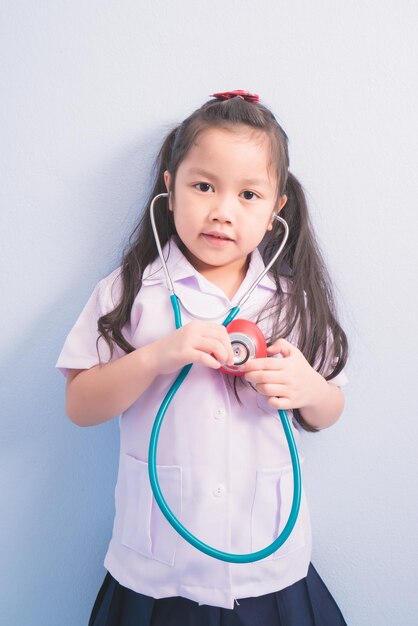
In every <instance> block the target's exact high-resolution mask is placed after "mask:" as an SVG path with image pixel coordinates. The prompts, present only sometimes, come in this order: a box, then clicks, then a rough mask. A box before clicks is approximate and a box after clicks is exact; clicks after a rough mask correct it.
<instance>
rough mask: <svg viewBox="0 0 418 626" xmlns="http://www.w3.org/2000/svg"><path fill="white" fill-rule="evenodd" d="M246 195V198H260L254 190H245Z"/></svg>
mask: <svg viewBox="0 0 418 626" xmlns="http://www.w3.org/2000/svg"><path fill="white" fill-rule="evenodd" d="M242 193H243V194H244V197H245V199H246V200H252V199H253V198H258V196H257V194H255V193H254V191H243V192H242Z"/></svg>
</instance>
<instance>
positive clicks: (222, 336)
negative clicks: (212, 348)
mask: <svg viewBox="0 0 418 626" xmlns="http://www.w3.org/2000/svg"><path fill="white" fill-rule="evenodd" d="M200 333H201V336H202V337H205V338H211V339H217V340H218V341H219V342H220V343H221V344H222V345H223V346H224V348H225V350H226V352H227V357H226V358H224V359H223V362H224V363H228V364H229V365H233V364H234V351H233V349H232V344H231V339H230V336H229V334H228V331H227V330H226V328H225V326H220V325H219V324H215V323H214V322H209V323H207V324H205V325H204V326H203V327H202V328H201V329H200Z"/></svg>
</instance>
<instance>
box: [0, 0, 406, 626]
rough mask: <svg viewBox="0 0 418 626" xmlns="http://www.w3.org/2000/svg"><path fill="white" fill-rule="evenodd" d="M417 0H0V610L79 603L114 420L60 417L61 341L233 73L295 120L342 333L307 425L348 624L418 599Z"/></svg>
mask: <svg viewBox="0 0 418 626" xmlns="http://www.w3.org/2000/svg"><path fill="white" fill-rule="evenodd" d="M417 6H418V5H417V4H416V3H415V2H412V1H407V0H385V1H380V0H370V1H369V2H360V1H359V0H356V1H352V2H342V1H335V0H318V1H317V2H309V1H308V0H305V1H302V0H299V1H295V2H284V1H279V0H259V1H258V2H254V1H253V0H252V1H250V0H239V1H238V0H222V1H220V0H212V1H211V2H201V1H199V0H195V1H192V0H179V2H176V3H174V2H169V1H168V0H167V1H166V2H164V1H163V0H154V1H153V2H145V0H136V1H134V0H125V1H124V2H120V1H119V2H116V0H114V1H110V0H108V1H103V0H100V1H99V0H90V1H87V2H86V1H82V0H72V1H70V0H68V1H66V0H55V1H52V0H51V1H49V2H48V1H46V0H44V1H36V0H30V1H29V0H26V1H25V0H20V1H18V2H12V1H11V0H3V2H2V4H1V9H0V12H1V20H0V22H1V26H0V28H1V32H0V46H1V56H2V64H1V69H0V72H1V85H2V96H1V98H0V106H1V127H2V138H1V148H2V149H1V168H0V171H1V178H2V180H1V185H0V194H1V195H0V197H1V225H0V226H1V233H2V245H1V247H0V254H1V256H2V258H1V279H2V287H1V293H2V298H1V306H2V315H1V320H2V333H1V376H0V384H1V405H0V406H1V412H2V415H1V421H0V424H1V432H0V447H1V450H0V459H1V471H0V477H1V485H0V488H1V491H0V493H1V514H0V537H1V557H0V568H1V571H0V579H1V581H2V583H1V592H0V593H1V595H2V597H1V598H0V623H1V624H4V625H7V626H29V625H31V626H32V625H42V626H57V624H59V625H60V626H82V625H84V624H87V619H88V615H89V613H90V610H91V607H92V603H93V601H94V598H95V596H96V593H97V591H98V589H99V586H100V583H101V581H102V579H103V576H104V573H105V571H104V568H103V566H102V561H103V557H104V554H105V551H106V548H107V543H108V541H109V538H110V533H111V528H112V521H113V489H114V484H115V480H116V469H117V453H118V428H117V421H116V420H115V421H113V422H112V423H108V424H105V425H102V426H97V427H95V428H88V429H80V428H78V427H76V426H74V425H73V424H72V423H71V422H70V421H69V420H67V419H66V417H65V413H64V379H63V378H61V377H60V375H59V374H58V373H57V372H55V371H54V365H55V361H56V358H57V356H58V353H59V352H60V350H61V346H62V344H63V341H64V339H65V336H66V334H67V332H68V331H69V329H70V327H71V326H72V324H73V323H74V321H75V319H76V317H77V316H78V314H79V312H80V310H81V308H82V307H83V305H84V303H85V301H86V299H87V297H88V295H89V294H90V292H91V291H92V289H93V287H94V285H95V284H96V282H97V281H98V280H99V279H100V278H102V277H103V276H104V275H106V274H107V273H108V272H109V271H110V270H111V269H113V268H114V267H116V265H117V264H118V261H119V254H120V251H121V248H122V246H123V244H124V243H125V242H126V238H127V235H128V233H129V231H130V228H131V226H132V225H133V223H134V222H135V220H136V216H137V214H138V211H139V210H140V208H141V206H142V202H143V200H144V198H145V196H146V195H147V194H148V181H149V168H150V164H151V160H152V158H153V157H154V155H155V153H156V150H157V147H158V143H159V141H160V139H161V138H162V136H163V134H165V133H166V131H167V129H168V128H169V127H171V125H172V124H174V123H178V122H179V121H181V120H182V119H183V118H184V117H186V115H188V114H189V113H190V112H191V111H192V110H194V108H196V107H197V106H199V105H200V104H201V103H202V102H203V101H205V100H206V99H207V97H208V95H209V94H211V93H213V92H214V91H219V90H228V89H238V88H243V89H249V90H251V91H254V92H256V93H259V94H261V96H262V98H263V101H264V102H266V103H267V104H268V105H270V107H271V108H272V109H273V111H274V112H275V113H276V115H277V116H278V118H279V120H280V121H281V122H282V123H283V125H284V127H285V129H286V131H287V133H288V135H289V137H290V152H291V169H292V170H293V172H294V173H295V174H296V175H297V176H298V177H299V178H300V180H301V181H302V183H303V184H304V185H305V187H306V189H307V191H308V197H309V200H310V205H311V209H312V211H313V214H314V218H315V223H316V226H317V231H318V235H319V238H320V241H321V243H322V246H323V248H324V250H325V251H326V257H327V259H328V261H329V264H330V267H331V269H332V274H333V277H334V279H335V281H336V284H337V286H338V288H339V301H340V308H341V315H342V319H343V321H344V324H345V327H346V330H347V332H348V334H349V338H350V340H351V359H350V364H349V368H348V373H349V376H350V384H349V386H348V387H347V407H346V410H345V414H344V417H343V418H342V419H341V420H340V422H338V424H337V425H336V426H334V427H333V428H331V429H330V430H327V431H324V432H322V433H320V434H319V435H314V436H311V435H307V436H306V437H305V454H306V457H307V461H306V463H305V484H306V489H307V491H308V497H309V499H310V505H311V511H312V518H313V524H314V540H315V551H314V559H313V560H314V563H315V565H316V567H317V569H318V570H319V572H320V574H321V575H322V577H323V578H324V580H325V582H326V583H327V584H328V586H329V588H330V590H331V591H332V593H333V594H334V596H335V597H336V599H337V601H338V603H339V604H340V606H341V608H342V610H343V612H344V614H345V616H346V618H347V621H348V623H349V624H350V626H370V625H373V626H392V625H398V624H402V626H412V625H413V624H417V623H418V604H417V593H416V589H417V573H418V572H417V562H418V558H417V557H418V549H417V548H418V542H417V536H416V529H417V521H418V520H417V518H418V515H417V514H418V504H417V493H418V492H417V486H418V485H417V482H418V481H417V475H418V472H417V469H418V468H417V462H416V444H417V441H418V413H417V398H416V394H417V384H416V376H415V371H414V370H415V359H416V354H417V348H418V346H417V332H416V325H415V323H416V315H417V296H416V270H417V263H416V261H417V255H416V227H417V193H418V188H417V174H416V172H417V165H418V164H417V153H416V148H417V145H418V141H417V139H418V133H417V107H418V102H417V100H418V98H417V88H416V76H417V36H416V26H417V18H418V8H417Z"/></svg>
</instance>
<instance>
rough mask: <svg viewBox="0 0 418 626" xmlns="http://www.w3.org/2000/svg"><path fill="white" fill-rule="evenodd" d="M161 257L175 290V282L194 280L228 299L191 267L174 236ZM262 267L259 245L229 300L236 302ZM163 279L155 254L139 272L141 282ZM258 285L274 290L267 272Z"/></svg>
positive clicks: (158, 281)
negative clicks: (243, 277)
mask: <svg viewBox="0 0 418 626" xmlns="http://www.w3.org/2000/svg"><path fill="white" fill-rule="evenodd" d="M163 256H164V259H165V261H166V264H167V268H168V272H169V274H170V277H171V280H172V282H173V285H174V289H176V286H175V283H181V282H183V281H186V282H187V281H188V279H191V280H193V281H194V282H195V284H196V286H197V287H198V289H199V290H200V291H201V292H203V293H212V294H215V295H218V296H219V295H220V294H222V295H223V296H224V298H225V299H226V300H227V301H228V302H229V300H228V298H227V296H226V295H225V294H224V293H223V292H222V290H221V289H220V288H219V287H217V286H216V285H214V284H213V283H211V282H210V281H209V280H208V279H207V278H205V277H204V276H203V275H202V274H200V273H199V272H198V271H197V270H196V269H195V268H194V267H193V265H192V264H191V263H190V261H188V260H187V259H186V257H185V256H184V254H183V253H182V252H181V250H180V248H179V247H178V244H177V241H176V237H175V236H173V237H171V239H170V240H169V241H167V243H166V244H165V246H164V247H163ZM264 269H265V265H264V262H263V259H262V256H261V254H260V252H259V250H258V248H256V249H255V250H254V251H253V252H252V253H251V257H250V264H249V267H248V270H247V274H246V276H245V279H244V280H243V282H242V284H241V285H240V287H239V289H238V291H237V292H236V294H235V295H234V297H233V299H232V301H231V303H235V301H237V302H238V301H239V299H240V298H242V296H243V295H244V294H245V293H246V291H247V290H248V289H249V288H250V287H251V285H252V284H253V283H254V281H255V280H256V278H257V277H258V276H259V275H260V274H261V272H262V271H263V270H264ZM165 282H166V280H165V275H164V270H163V267H162V263H161V260H160V257H159V256H157V258H156V259H155V260H154V261H153V262H152V263H150V264H149V265H148V266H147V267H146V268H145V270H144V273H143V275H142V284H143V285H156V284H160V283H165ZM259 286H261V287H264V288H266V289H269V290H271V291H276V290H277V287H276V283H275V281H274V280H273V278H272V277H271V276H270V275H269V273H268V272H267V274H265V275H264V276H263V278H262V279H261V281H260V283H259Z"/></svg>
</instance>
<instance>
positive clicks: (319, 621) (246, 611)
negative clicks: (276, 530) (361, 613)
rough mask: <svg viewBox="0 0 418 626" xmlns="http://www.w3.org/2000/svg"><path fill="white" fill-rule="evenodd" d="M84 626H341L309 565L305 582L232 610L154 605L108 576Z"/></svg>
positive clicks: (172, 602)
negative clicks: (86, 624)
mask: <svg viewBox="0 0 418 626" xmlns="http://www.w3.org/2000/svg"><path fill="white" fill-rule="evenodd" d="M88 626H347V623H346V622H345V620H344V617H343V616H342V613H341V611H340V609H339V608H338V606H337V604H336V602H335V600H334V598H333V597H332V595H331V593H330V592H329V590H328V589H327V587H326V585H325V583H324V581H323V580H322V579H321V577H320V576H319V574H318V572H317V571H316V569H315V568H314V566H313V565H312V563H311V564H310V566H309V570H308V574H307V576H306V578H303V579H302V580H299V581H298V582H296V583H295V584H293V585H291V586H290V587H286V589H282V590H281V591H276V592H275V593H269V594H267V595H264V596H258V597H256V598H241V599H238V600H237V601H236V602H235V603H234V608H233V609H224V608H220V607H216V606H209V605H206V604H202V605H200V606H199V604H198V603H197V602H194V601H192V600H188V599H187V598H181V597H172V598H162V599H159V600H156V599H154V598H151V597H149V596H145V595H142V594H140V593H136V592H135V591H132V590H130V589H127V588H126V587H123V586H122V585H120V584H119V583H118V582H117V581H116V580H115V579H114V578H113V577H112V576H111V574H110V573H109V572H108V573H107V574H106V576H105V579H104V581H103V584H102V586H101V588H100V591H99V593H98V595H97V598H96V601H95V603H94V606H93V610H92V612H91V616H90V620H89V623H88Z"/></svg>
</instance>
